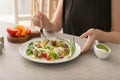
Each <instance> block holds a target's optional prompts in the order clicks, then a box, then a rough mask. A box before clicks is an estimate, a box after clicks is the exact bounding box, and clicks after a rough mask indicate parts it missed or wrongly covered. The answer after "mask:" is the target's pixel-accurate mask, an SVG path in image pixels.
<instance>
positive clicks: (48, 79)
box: [0, 22, 120, 80]
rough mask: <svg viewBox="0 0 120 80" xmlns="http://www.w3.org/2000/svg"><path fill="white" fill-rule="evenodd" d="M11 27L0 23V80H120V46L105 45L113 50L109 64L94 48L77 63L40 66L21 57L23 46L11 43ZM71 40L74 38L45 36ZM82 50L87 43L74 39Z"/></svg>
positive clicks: (108, 60)
mask: <svg viewBox="0 0 120 80" xmlns="http://www.w3.org/2000/svg"><path fill="white" fill-rule="evenodd" d="M13 26H14V24H12V23H5V22H0V34H3V35H4V48H3V53H2V54H0V80H120V45H118V44H111V43H106V44H107V45H108V46H109V47H110V48H111V50H112V53H111V55H110V57H109V58H108V59H106V60H100V59H98V58H97V57H96V56H95V54H94V51H93V48H91V49H90V50H89V51H88V52H86V53H85V54H81V55H80V56H79V57H77V58H76V59H74V60H72V61H69V62H66V63H60V64H41V63H35V62H32V61H29V60H27V59H24V58H23V57H22V56H21V55H20V54H19V47H20V46H21V44H22V43H21V44H15V43H10V42H8V41H7V38H6V28H7V27H13ZM46 35H47V36H60V37H65V38H68V39H71V37H72V35H67V34H62V33H46ZM75 40H76V42H77V43H78V44H79V45H80V46H82V45H83V44H84V43H85V41H86V39H83V40H81V39H80V38H79V37H76V36H75Z"/></svg>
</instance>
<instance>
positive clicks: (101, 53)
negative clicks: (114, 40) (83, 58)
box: [94, 43, 111, 59]
mask: <svg viewBox="0 0 120 80" xmlns="http://www.w3.org/2000/svg"><path fill="white" fill-rule="evenodd" d="M101 46H102V48H101ZM103 46H104V48H105V47H106V48H107V49H103ZM94 52H95V55H96V56H97V57H98V58H100V59H106V58H108V57H109V56H110V54H111V49H110V48H109V47H108V46H107V45H105V44H102V43H97V44H95V46H94Z"/></svg>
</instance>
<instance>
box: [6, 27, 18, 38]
mask: <svg viewBox="0 0 120 80" xmlns="http://www.w3.org/2000/svg"><path fill="white" fill-rule="evenodd" d="M7 32H8V34H9V35H10V36H15V35H16V33H17V32H19V30H18V29H14V28H7Z"/></svg>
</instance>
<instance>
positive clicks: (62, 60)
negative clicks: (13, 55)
mask: <svg viewBox="0 0 120 80" xmlns="http://www.w3.org/2000/svg"><path fill="white" fill-rule="evenodd" d="M49 38H50V39H52V38H53V39H54V38H56V37H49ZM38 39H39V40H42V39H44V38H34V39H31V40H29V41H27V42H24V43H23V44H22V45H21V46H20V47H19V54H20V55H21V56H22V57H23V58H25V59H27V60H29V61H32V62H37V63H45V64H57V63H64V62H68V61H71V60H74V59H75V58H77V57H78V56H79V55H80V54H81V47H80V45H79V44H78V43H77V42H75V47H76V48H77V49H78V50H77V49H76V51H75V53H74V54H73V56H72V57H71V58H63V59H60V60H55V61H47V60H40V59H39V60H38V59H34V58H32V57H31V56H28V55H27V54H25V50H21V49H22V48H24V47H27V46H26V45H28V43H30V42H32V41H35V40H38ZM64 39H66V38H64ZM66 40H69V39H66Z"/></svg>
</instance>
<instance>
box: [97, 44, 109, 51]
mask: <svg viewBox="0 0 120 80" xmlns="http://www.w3.org/2000/svg"><path fill="white" fill-rule="evenodd" d="M97 48H99V49H103V50H105V51H107V52H109V49H108V48H107V47H106V46H104V45H103V44H98V45H97Z"/></svg>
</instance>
